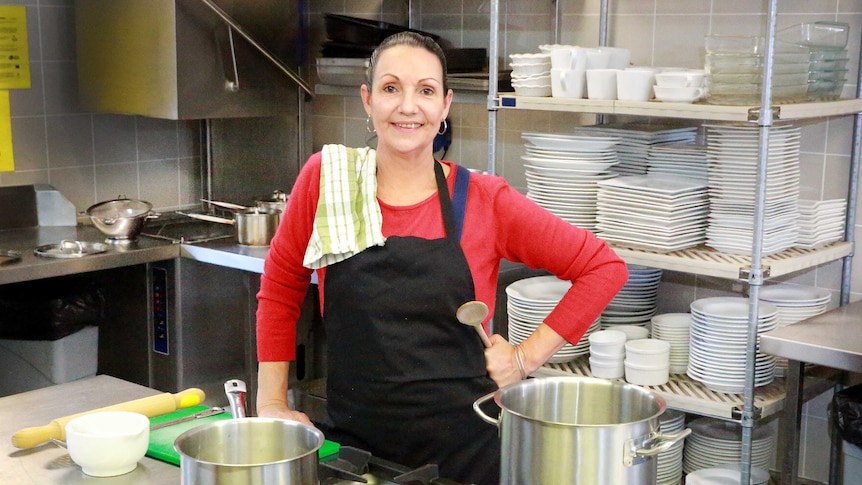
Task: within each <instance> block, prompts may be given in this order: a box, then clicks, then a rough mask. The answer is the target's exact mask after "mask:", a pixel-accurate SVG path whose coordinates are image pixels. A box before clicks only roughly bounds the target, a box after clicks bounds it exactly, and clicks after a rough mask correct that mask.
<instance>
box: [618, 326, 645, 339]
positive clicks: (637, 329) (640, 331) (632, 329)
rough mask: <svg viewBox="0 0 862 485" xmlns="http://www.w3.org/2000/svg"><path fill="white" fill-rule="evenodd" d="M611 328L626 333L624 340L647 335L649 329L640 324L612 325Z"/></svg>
mask: <svg viewBox="0 0 862 485" xmlns="http://www.w3.org/2000/svg"><path fill="white" fill-rule="evenodd" d="M613 329H614V330H617V331H619V332H622V333H624V334H626V341H629V340H640V339H642V338H648V337H649V329H648V328H646V327H644V326H641V325H614V326H613Z"/></svg>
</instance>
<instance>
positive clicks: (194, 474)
mask: <svg viewBox="0 0 862 485" xmlns="http://www.w3.org/2000/svg"><path fill="white" fill-rule="evenodd" d="M225 390H226V391H227V394H228V399H229V400H230V404H231V412H232V413H233V415H234V417H235V418H236V419H226V420H221V421H214V422H212V423H208V424H205V425H202V426H198V427H195V428H192V429H190V430H188V431H186V432H184V433H183V434H181V435H179V436H178V437H177V439H176V441H174V448H175V449H176V450H177V452H179V454H180V472H181V476H182V481H181V483H182V484H183V485H317V484H318V483H319V482H318V477H317V467H318V465H319V459H318V450H319V449H320V447H321V446H322V445H323V441H324V437H323V433H322V432H321V431H320V430H318V429H317V428H313V427H311V426H308V425H305V424H302V423H299V422H296V421H289V420H286V419H274V418H246V417H245V415H246V414H245V404H244V399H245V383H244V382H242V381H240V380H237V379H232V380H230V381H228V382H226V383H225Z"/></svg>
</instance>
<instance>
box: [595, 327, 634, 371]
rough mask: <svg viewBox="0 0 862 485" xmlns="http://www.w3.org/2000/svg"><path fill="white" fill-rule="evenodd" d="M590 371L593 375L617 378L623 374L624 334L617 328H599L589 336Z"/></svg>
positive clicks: (624, 355) (624, 356)
mask: <svg viewBox="0 0 862 485" xmlns="http://www.w3.org/2000/svg"><path fill="white" fill-rule="evenodd" d="M589 342H590V372H591V373H592V374H593V377H600V378H603V379H617V378H620V377H622V376H623V374H624V366H623V362H624V361H625V358H626V334H625V333H623V332H619V331H617V330H600V331H598V332H595V333H593V334H592V335H590V336H589Z"/></svg>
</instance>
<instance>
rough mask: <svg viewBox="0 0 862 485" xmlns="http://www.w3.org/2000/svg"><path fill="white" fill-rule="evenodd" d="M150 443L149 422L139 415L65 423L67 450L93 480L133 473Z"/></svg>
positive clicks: (97, 415)
mask: <svg viewBox="0 0 862 485" xmlns="http://www.w3.org/2000/svg"><path fill="white" fill-rule="evenodd" d="M149 441H150V420H149V418H147V417H146V416H144V415H143V414H140V413H132V412H127V411H104V412H95V413H90V414H85V415H83V416H78V417H77V418H74V419H72V420H71V421H69V422H68V423H66V448H68V450H69V456H71V457H72V460H73V461H74V462H75V463H77V464H78V465H80V466H81V470H82V471H83V472H84V473H85V474H87V475H90V476H94V477H112V476H116V475H123V474H126V473H129V472H131V471H132V470H134V469H135V467H137V466H138V460H140V459H141V458H143V457H144V454H146V452H147V446H148V444H149Z"/></svg>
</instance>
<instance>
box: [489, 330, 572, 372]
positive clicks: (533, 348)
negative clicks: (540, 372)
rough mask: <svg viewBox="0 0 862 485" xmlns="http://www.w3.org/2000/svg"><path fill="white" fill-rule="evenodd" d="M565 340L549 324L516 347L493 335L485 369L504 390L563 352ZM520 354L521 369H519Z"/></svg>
mask: <svg viewBox="0 0 862 485" xmlns="http://www.w3.org/2000/svg"><path fill="white" fill-rule="evenodd" d="M565 344H566V340H565V339H564V338H563V337H560V335H559V334H557V332H555V331H554V330H553V329H551V327H549V326H548V325H547V324H546V323H542V324H541V325H539V326H538V327H537V328H536V330H535V331H534V332H533V333H532V335H530V336H529V337H528V338H527V339H526V340H524V341H523V342H521V343H520V344H519V345H518V346H517V347H513V346H512V345H510V344H509V342H507V341H506V339H504V338H503V337H502V336H500V335H497V334H494V335H491V347H489V348H487V349H485V367H486V368H487V369H488V374H489V375H490V376H491V379H494V382H496V383H497V385H498V386H500V387H504V386H507V385H509V384H512V383H515V382H518V381H520V380H521V379H524V378H525V377H526V376H529V375H530V374H531V373H533V371H535V370H536V369H538V368H539V367H541V366H542V365H544V364H545V362H547V361H548V359H550V358H551V357H552V356H553V355H554V354H555V353H556V352H557V351H558V350H560V349H561V348H563V346H564V345H565ZM519 353H520V359H521V365H522V366H523V368H524V369H523V370H524V373H523V375H522V373H521V368H520V366H519V365H518V358H519V355H518V354H519Z"/></svg>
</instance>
